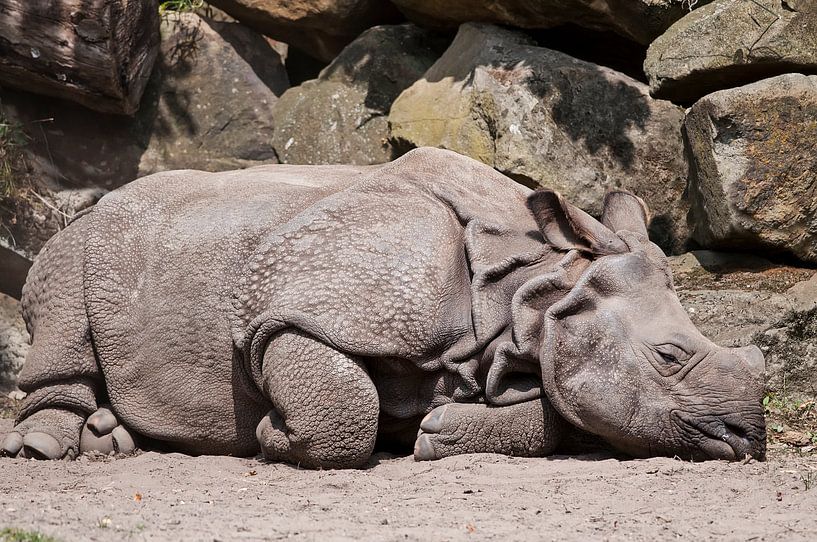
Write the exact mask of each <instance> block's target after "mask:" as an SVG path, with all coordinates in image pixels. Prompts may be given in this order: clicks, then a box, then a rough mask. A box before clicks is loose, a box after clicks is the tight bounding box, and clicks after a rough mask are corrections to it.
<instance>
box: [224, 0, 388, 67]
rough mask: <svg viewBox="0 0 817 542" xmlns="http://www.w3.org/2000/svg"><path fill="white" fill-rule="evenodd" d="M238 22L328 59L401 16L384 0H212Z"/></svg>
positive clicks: (313, 54)
mask: <svg viewBox="0 0 817 542" xmlns="http://www.w3.org/2000/svg"><path fill="white" fill-rule="evenodd" d="M209 3H210V4H212V5H214V6H216V7H218V8H220V9H222V10H224V11H225V12H226V13H228V14H229V15H231V16H232V17H235V18H236V19H237V20H238V21H239V22H241V23H242V24H245V25H246V26H248V27H250V28H253V29H255V30H256V31H258V32H261V33H262V34H265V35H267V36H270V37H272V38H275V39H277V40H281V41H283V42H286V43H288V44H290V45H292V46H293V47H297V48H299V49H301V50H303V51H304V52H306V53H308V54H310V55H312V56H314V57H315V58H318V59H320V60H323V61H325V62H329V61H330V60H332V59H333V58H335V56H336V55H337V54H338V53H339V52H340V51H341V50H342V49H343V47H344V46H346V44H348V43H349V42H351V41H352V40H353V39H355V37H357V36H358V34H360V33H361V32H362V31H364V30H366V29H367V28H370V27H372V26H375V25H378V24H384V23H394V22H399V19H400V16H399V13H398V12H397V10H396V9H395V8H394V6H392V5H391V3H389V2H386V1H384V0H292V1H288V2H278V1H276V0H209Z"/></svg>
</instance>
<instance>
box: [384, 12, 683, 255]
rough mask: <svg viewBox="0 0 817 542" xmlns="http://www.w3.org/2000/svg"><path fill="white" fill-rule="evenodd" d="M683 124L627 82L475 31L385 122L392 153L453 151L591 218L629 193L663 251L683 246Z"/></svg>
mask: <svg viewBox="0 0 817 542" xmlns="http://www.w3.org/2000/svg"><path fill="white" fill-rule="evenodd" d="M682 121H683V111H682V110H681V109H680V108H678V107H676V106H674V105H672V104H671V103H669V102H665V101H657V100H653V99H652V98H650V96H649V94H648V91H647V87H646V85H644V84H642V83H639V82H638V81H635V80H634V79H632V78H630V77H627V76H626V75H623V74H621V73H618V72H616V71H613V70H611V69H608V68H604V67H601V66H598V65H595V64H590V63H588V62H583V61H580V60H577V59H575V58H572V57H569V56H567V55H565V54H562V53H559V52H557V51H552V50H550V49H545V48H542V47H537V46H535V45H534V44H533V43H532V42H531V41H530V39H529V38H528V37H527V36H526V35H524V34H521V33H516V32H512V31H510V30H504V29H501V28H499V27H496V26H491V25H482V24H465V25H463V26H462V27H461V28H460V31H459V32H458V34H457V37H456V38H455V40H454V42H453V43H452V44H451V46H450V47H449V48H448V50H447V51H446V52H445V54H443V56H442V57H441V58H440V59H439V60H438V61H437V62H436V63H435V64H434V66H432V67H431V69H429V71H428V72H427V73H426V74H425V76H424V77H423V78H422V79H420V80H419V81H417V82H416V83H415V84H414V85H412V86H411V87H409V88H408V89H407V90H406V91H404V92H403V93H402V94H401V95H400V97H399V98H398V99H397V100H396V101H395V102H394V104H393V106H392V109H391V113H390V114H389V122H390V125H391V134H392V138H393V139H395V141H396V143H397V144H398V145H401V146H408V147H410V146H417V147H419V146H424V145H427V146H434V147H442V148H446V149H450V150H453V151H456V152H459V153H461V154H464V155H467V156H470V157H472V158H475V159H477V160H480V161H482V162H484V163H486V164H489V165H491V166H493V167H494V168H496V169H497V170H499V171H501V172H502V173H504V174H506V175H508V176H510V177H512V178H514V179H516V180H518V181H520V182H522V183H523V184H526V185H528V186H530V187H539V186H543V187H549V188H553V189H555V190H558V191H560V192H562V193H563V194H564V195H565V196H566V197H567V198H568V199H569V200H570V201H572V202H574V203H576V204H578V205H579V206H580V207H581V208H583V209H585V210H586V211H588V212H590V213H591V214H598V213H599V212H600V206H601V202H602V200H603V198H604V193H605V190H606V189H607V188H608V187H613V186H616V187H624V188H627V189H630V190H632V191H633V192H635V193H636V194H638V195H640V196H641V197H643V198H644V199H645V200H646V201H647V203H648V205H649V206H650V209H651V210H652V212H653V216H654V218H653V221H652V224H651V235H652V236H653V239H654V240H655V241H657V242H658V243H659V244H660V245H662V247H664V248H666V249H668V250H671V251H677V250H679V249H680V248H682V247H683V246H684V244H685V242H686V239H687V232H686V209H687V207H686V203H685V201H684V199H683V193H684V189H685V186H686V177H687V168H688V166H687V164H686V160H685V158H684V154H683V142H682V138H681V132H680V128H681V123H682Z"/></svg>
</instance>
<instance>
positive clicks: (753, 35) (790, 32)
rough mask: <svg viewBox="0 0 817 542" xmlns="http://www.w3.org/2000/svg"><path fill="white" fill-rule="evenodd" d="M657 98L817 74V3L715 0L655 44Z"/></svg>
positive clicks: (651, 65)
mask: <svg viewBox="0 0 817 542" xmlns="http://www.w3.org/2000/svg"><path fill="white" fill-rule="evenodd" d="M644 71H645V72H646V74H647V75H648V77H649V79H650V92H651V93H652V94H653V96H656V97H660V98H666V99H669V100H674V101H679V102H689V103H691V102H693V101H695V100H697V99H698V98H700V97H702V96H704V95H706V94H709V93H711V92H714V91H716V90H720V89H723V88H731V87H736V86H740V85H743V84H745V83H750V82H753V81H757V80H759V79H763V78H766V77H771V76H774V75H780V74H783V73H790V72H803V71H806V72H817V2H813V1H811V0H782V1H781V0H752V1H747V0H715V1H714V2H712V3H711V4H708V5H706V6H703V7H701V8H699V9H696V10H695V11H693V12H691V13H690V14H689V15H687V16H685V17H684V18H682V19H681V20H680V21H678V22H677V23H675V24H674V25H672V27H670V29H669V30H667V32H666V33H665V34H664V35H662V36H660V37H659V38H658V39H656V40H655V41H654V42H653V43H652V45H650V48H649V51H648V53H647V59H646V61H645V63H644Z"/></svg>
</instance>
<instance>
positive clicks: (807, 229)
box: [685, 74, 817, 262]
mask: <svg viewBox="0 0 817 542" xmlns="http://www.w3.org/2000/svg"><path fill="white" fill-rule="evenodd" d="M815 119H817V76H810V77H808V76H804V75H799V74H790V75H783V76H779V77H774V78H771V79H765V80H763V81H759V82H757V83H753V84H750V85H746V86H743V87H740V88H735V89H729V90H722V91H719V92H716V93H714V94H711V95H709V96H706V97H705V98H702V99H701V100H700V101H699V102H697V103H696V104H695V105H694V106H693V107H692V108H691V109H690V111H689V114H688V115H687V118H686V121H685V129H686V133H687V140H688V144H689V155H690V161H691V174H690V188H689V197H690V200H691V206H692V209H691V213H690V219H691V223H692V225H693V230H692V233H693V236H694V238H695V240H696V241H698V242H699V243H700V244H701V245H703V246H705V247H713V248H717V247H724V248H725V247H729V248H730V249H746V250H765V251H769V252H789V253H792V254H794V255H795V256H797V257H799V258H802V259H803V260H806V261H810V262H817V223H815V219H814V217H815V216H817V198H815V197H814V186H815V185H817V153H815V151H814V149H815V145H817V120H815Z"/></svg>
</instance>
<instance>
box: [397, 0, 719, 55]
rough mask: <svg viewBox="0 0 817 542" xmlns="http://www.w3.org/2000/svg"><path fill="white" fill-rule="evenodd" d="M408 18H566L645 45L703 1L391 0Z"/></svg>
mask: <svg viewBox="0 0 817 542" xmlns="http://www.w3.org/2000/svg"><path fill="white" fill-rule="evenodd" d="M392 1H393V2H394V4H395V5H397V7H398V8H400V10H401V11H402V12H403V13H404V14H405V15H406V16H407V17H408V18H409V19H410V20H412V21H415V22H417V23H420V24H425V25H431V26H435V27H441V28H445V27H449V28H450V27H456V26H457V25H459V24H460V23H465V22H468V21H480V22H486V23H499V24H506V25H510V26H516V27H520V28H553V27H555V26H560V25H564V24H568V23H573V24H577V25H580V26H584V27H587V28H593V29H597V30H613V31H615V32H617V33H619V34H621V35H623V36H626V37H628V38H630V39H632V40H634V41H637V42H639V43H641V44H644V45H647V44H649V43H650V42H651V41H653V40H654V39H655V38H656V37H658V36H660V35H661V34H662V33H663V32H664V31H665V30H666V29H667V28H669V26H670V25H671V24H672V23H673V22H675V21H677V20H678V19H680V18H681V17H683V16H684V14H686V12H687V11H688V9H689V8H690V4H693V5H695V6H699V5H703V4H705V3H707V2H708V0H700V1H698V2H684V1H679V0H605V1H603V2H598V1H594V0H506V1H503V2H497V1H495V0H446V1H442V0H392Z"/></svg>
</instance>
